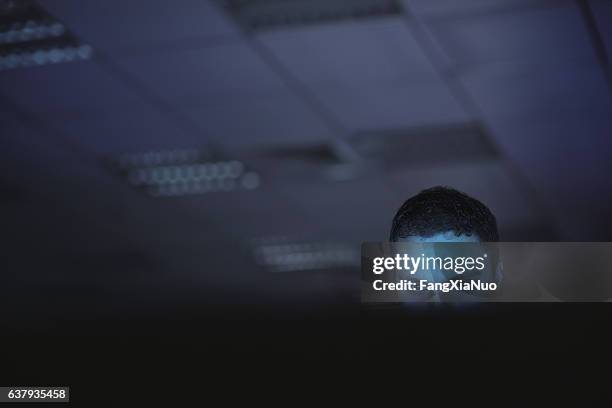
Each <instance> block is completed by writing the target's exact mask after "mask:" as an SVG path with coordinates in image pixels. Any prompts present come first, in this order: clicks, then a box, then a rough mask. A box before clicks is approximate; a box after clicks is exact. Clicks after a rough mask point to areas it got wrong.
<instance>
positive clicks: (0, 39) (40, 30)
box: [0, 20, 66, 44]
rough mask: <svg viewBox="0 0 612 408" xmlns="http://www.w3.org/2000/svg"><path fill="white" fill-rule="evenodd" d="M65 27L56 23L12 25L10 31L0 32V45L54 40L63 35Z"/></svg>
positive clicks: (34, 22)
mask: <svg viewBox="0 0 612 408" xmlns="http://www.w3.org/2000/svg"><path fill="white" fill-rule="evenodd" d="M65 32H66V27H64V25H63V24H61V23H58V22H44V23H39V22H36V21H32V20H30V21H27V22H25V23H14V24H13V25H12V26H11V28H10V29H8V30H6V31H0V44H15V43H20V42H28V41H35V40H43V39H45V38H54V37H60V36H62V35H64V33H65Z"/></svg>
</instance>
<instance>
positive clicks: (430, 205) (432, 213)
mask: <svg viewBox="0 0 612 408" xmlns="http://www.w3.org/2000/svg"><path fill="white" fill-rule="evenodd" d="M446 231H453V232H454V233H455V234H456V235H457V236H459V235H474V234H475V235H477V236H478V238H479V239H480V240H481V241H482V242H497V241H499V232H498V230H497V221H496V220H495V216H494V215H493V213H491V211H490V210H489V209H488V208H487V206H485V205H484V204H483V203H481V202H480V201H478V200H476V199H475V198H472V197H470V196H468V195H467V194H465V193H462V192H460V191H457V190H455V189H454V188H450V187H442V186H437V187H432V188H428V189H427V190H423V191H421V192H420V193H419V194H417V195H415V196H414V197H411V198H409V199H408V200H406V202H405V203H404V204H403V205H402V206H401V207H400V209H399V210H398V211H397V213H396V214H395V217H394V218H393V224H392V226H391V233H390V237H389V239H390V240H391V241H397V240H399V239H401V238H405V237H409V236H421V237H430V236H432V235H435V234H437V233H441V232H446Z"/></svg>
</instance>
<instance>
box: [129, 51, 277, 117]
mask: <svg viewBox="0 0 612 408" xmlns="http://www.w3.org/2000/svg"><path fill="white" fill-rule="evenodd" d="M118 63H119V64H120V65H121V67H122V68H123V69H124V70H126V71H127V72H129V73H130V74H131V75H132V76H134V77H136V78H138V79H139V80H140V81H141V82H143V83H144V84H145V85H147V87H148V88H149V89H151V90H153V91H155V92H156V93H157V94H158V95H160V96H161V97H163V98H164V99H165V100H167V101H168V102H170V103H172V104H175V105H178V106H184V105H189V106H199V105H208V104H216V103H217V102H218V101H219V99H226V100H234V99H236V98H241V97H244V96H249V95H251V96H254V95H265V94H266V93H268V92H271V91H274V92H278V91H280V90H285V89H286V88H285V86H284V84H283V82H282V81H281V80H280V79H279V78H278V77H277V76H276V75H275V74H274V72H272V71H271V70H270V68H269V67H268V66H267V65H266V64H265V63H264V62H263V61H262V60H261V59H260V58H259V57H258V56H257V55H256V54H255V53H254V52H253V51H252V50H251V48H250V47H248V46H247V45H246V44H244V43H242V42H233V43H230V44H225V45H219V46H214V47H207V48H200V49H191V50H175V51H168V52H160V53H156V54H151V55H139V56H130V57H126V58H121V59H119V60H118Z"/></svg>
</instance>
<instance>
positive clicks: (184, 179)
mask: <svg viewBox="0 0 612 408" xmlns="http://www.w3.org/2000/svg"><path fill="white" fill-rule="evenodd" d="M118 165H119V168H120V171H121V173H122V174H123V175H124V177H125V178H127V180H128V182H129V183H130V184H132V185H133V186H135V187H137V188H140V189H143V190H144V191H146V192H147V193H148V194H150V195H152V196H155V197H170V196H184V195H194V194H204V193H214V192H227V191H235V190H254V189H256V188H258V187H259V184H260V180H259V175H258V174H257V173H256V172H254V171H251V170H248V169H247V168H246V166H245V164H244V163H243V162H241V161H238V160H214V159H213V158H211V156H210V155H209V154H206V153H205V152H201V151H199V150H194V149H182V150H170V151H157V152H146V153H141V154H135V155H126V156H123V157H120V158H119V160H118Z"/></svg>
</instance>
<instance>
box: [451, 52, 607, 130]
mask: <svg viewBox="0 0 612 408" xmlns="http://www.w3.org/2000/svg"><path fill="white" fill-rule="evenodd" d="M460 79H461V82H462V83H463V84H464V86H465V87H466V88H467V90H468V91H469V92H470V93H471V94H472V97H473V98H474V100H475V102H476V104H477V105H478V106H479V108H480V110H481V111H482V112H483V114H484V116H485V119H491V118H493V117H504V118H509V119H510V118H513V119H515V120H538V119H541V118H544V117H546V118H549V119H554V118H557V117H562V116H565V115H572V114H583V113H586V112H593V111H598V112H608V110H609V109H610V104H611V98H612V97H611V95H610V93H609V91H608V86H607V83H606V78H605V77H604V75H603V72H602V70H601V68H600V67H598V66H593V65H590V64H586V63H583V62H571V63H569V62H568V63H565V64H563V65H557V67H556V69H554V70H551V69H549V67H548V66H546V65H545V64H544V65H537V66H534V65H530V64H514V63H503V64H489V65H486V66H483V67H478V68H475V69H472V70H470V71H469V72H466V73H464V74H463V75H462V76H461V78H460Z"/></svg>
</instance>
